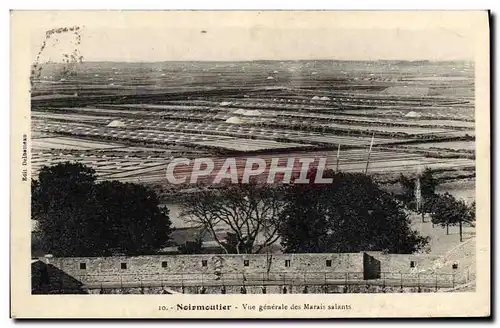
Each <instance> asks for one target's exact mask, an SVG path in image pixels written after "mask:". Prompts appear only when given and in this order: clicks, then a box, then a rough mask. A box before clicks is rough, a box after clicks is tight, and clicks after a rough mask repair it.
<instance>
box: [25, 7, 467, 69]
mask: <svg viewBox="0 0 500 328" xmlns="http://www.w3.org/2000/svg"><path fill="white" fill-rule="evenodd" d="M203 17H205V16H203ZM318 17H319V16H318ZM134 18H135V17H134ZM176 18H178V17H176ZM342 18H343V17H342ZM309 20H310V17H309ZM320 20H321V19H320ZM123 21H124V19H121V20H120V21H117V22H116V24H111V23H110V24H108V25H103V24H102V23H101V24H96V23H95V21H93V20H91V21H89V22H85V23H86V24H78V26H81V30H80V31H81V32H80V34H81V44H80V45H75V38H74V35H73V34H68V35H66V36H65V35H59V36H58V37H57V40H56V38H54V37H53V38H51V39H49V40H48V46H47V47H46V48H45V50H44V52H43V54H42V56H41V60H42V61H47V60H49V59H50V60H51V61H61V59H62V54H64V53H70V52H72V51H73V50H74V49H77V50H78V51H79V53H80V54H81V55H82V56H83V57H84V60H85V61H126V62H140V61H145V62H154V61H173V60H177V61H238V60H308V59H327V60H328V59H331V60H471V59H473V57H474V53H473V49H474V45H473V43H472V42H473V41H472V39H471V37H470V34H469V35H467V34H466V33H464V32H463V31H462V30H460V29H457V28H454V27H451V28H450V27H449V26H447V25H446V24H442V25H441V26H440V25H439V24H437V25H436V26H432V25H430V26H424V27H425V28H424V27H419V26H411V25H401V26H399V25H394V24H393V25H392V26H391V25H387V26H386V25H384V24H381V23H380V22H379V24H375V25H374V26H369V25H368V26H363V24H358V25H359V27H356V26H358V25H355V24H349V25H348V24H345V25H347V26H346V27H342V26H339V24H327V25H323V26H321V25H320V24H312V23H311V24H303V22H304V21H305V20H302V21H299V22H298V23H297V22H295V21H287V24H271V23H266V24H262V23H259V21H258V20H256V21H255V23H252V21H251V20H250V21H246V22H245V23H241V24H239V23H237V22H235V21H231V20H229V21H224V23H220V22H219V21H218V20H214V19H212V20H210V19H206V17H205V20H203V19H201V20H198V21H194V22H193V23H186V22H184V24H180V23H179V24H175V21H174V22H170V23H158V22H157V20H153V19H152V20H151V22H154V23H149V22H148V20H147V19H146V20H143V21H142V24H138V23H137V22H135V20H131V22H133V23H131V24H126V22H125V23H124V22H123ZM125 21H126V20H125ZM243 21H244V20H243ZM268 21H269V20H266V21H264V22H268ZM167 22H168V20H167ZM311 22H312V21H311ZM372 25H373V24H372ZM464 26H465V27H466V24H464ZM464 31H465V30H464ZM44 39H45V30H44V29H43V28H41V27H38V28H34V29H33V30H32V33H31V55H32V58H36V54H37V52H38V50H39V48H40V46H41V44H42V42H43V40H44Z"/></svg>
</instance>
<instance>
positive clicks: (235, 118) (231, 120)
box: [226, 116, 243, 124]
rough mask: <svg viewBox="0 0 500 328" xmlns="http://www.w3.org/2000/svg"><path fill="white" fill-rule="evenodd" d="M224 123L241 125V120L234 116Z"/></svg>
mask: <svg viewBox="0 0 500 328" xmlns="http://www.w3.org/2000/svg"><path fill="white" fill-rule="evenodd" d="M226 123H231V124H243V120H241V119H239V118H238V117H236V116H233V117H230V118H228V119H227V120H226Z"/></svg>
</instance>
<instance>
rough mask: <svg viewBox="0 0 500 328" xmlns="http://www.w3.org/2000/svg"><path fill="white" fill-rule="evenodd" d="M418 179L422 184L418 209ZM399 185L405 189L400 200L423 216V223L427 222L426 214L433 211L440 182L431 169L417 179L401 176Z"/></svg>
mask: <svg viewBox="0 0 500 328" xmlns="http://www.w3.org/2000/svg"><path fill="white" fill-rule="evenodd" d="M417 179H418V180H419V182H420V196H421V197H420V206H419V208H417V202H416V186H417V183H418V182H417ZM399 184H400V185H401V187H402V188H403V192H402V194H400V195H398V198H399V199H400V200H401V201H402V202H403V203H404V204H405V205H406V206H407V207H408V208H409V209H412V210H415V211H417V212H419V213H420V214H422V222H425V213H429V212H430V211H431V209H432V202H433V198H434V197H435V195H436V187H437V186H438V180H437V179H436V178H434V173H433V171H432V170H431V169H430V168H425V169H424V171H423V172H422V174H420V175H419V176H417V177H413V178H408V177H406V176H404V175H403V174H401V175H400V176H399Z"/></svg>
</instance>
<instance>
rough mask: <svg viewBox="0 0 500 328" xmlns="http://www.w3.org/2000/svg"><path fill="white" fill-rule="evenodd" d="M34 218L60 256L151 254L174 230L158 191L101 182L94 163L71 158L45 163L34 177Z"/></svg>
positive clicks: (43, 239) (47, 243)
mask: <svg viewBox="0 0 500 328" xmlns="http://www.w3.org/2000/svg"><path fill="white" fill-rule="evenodd" d="M32 218H33V219H34V220H37V221H38V230H39V234H40V242H41V244H42V247H43V249H44V250H45V251H46V252H49V253H51V254H53V255H55V256H107V255H113V254H125V255H138V254H151V253H155V252H156V251H157V250H159V249H161V248H163V247H165V246H166V244H167V242H168V240H169V235H170V232H171V230H172V229H171V228H170V224H171V223H170V219H169V217H168V210H164V209H160V208H159V207H158V198H157V197H156V194H155V193H154V192H153V191H151V190H149V189H147V188H146V187H144V186H141V185H136V184H132V183H121V182H117V181H111V182H102V183H96V176H95V171H94V170H93V169H91V168H88V167H86V166H84V165H82V164H80V163H69V162H66V163H61V164H57V165H54V166H51V167H47V166H45V167H43V168H42V169H41V170H40V173H39V175H38V181H33V182H32Z"/></svg>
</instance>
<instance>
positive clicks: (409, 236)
mask: <svg viewBox="0 0 500 328" xmlns="http://www.w3.org/2000/svg"><path fill="white" fill-rule="evenodd" d="M314 175H315V170H314V169H312V170H311V174H308V176H314ZM324 177H331V178H332V179H333V182H332V183H329V184H322V185H314V184H294V185H292V186H290V187H289V188H288V190H287V192H286V195H285V201H286V203H285V206H284V210H283V211H282V212H281V215H280V219H279V221H280V222H281V224H280V229H279V234H280V236H281V242H282V246H283V247H284V251H285V252H292V253H329V252H334V253H344V252H360V251H387V252H391V253H413V252H416V251H418V250H420V249H422V248H424V246H426V245H427V244H428V239H427V238H424V237H421V236H419V235H418V234H417V233H416V232H415V231H413V230H412V229H411V227H410V220H409V218H408V216H407V215H406V214H405V212H404V210H403V207H402V205H400V204H399V203H398V202H396V200H395V199H394V198H393V196H392V195H391V194H389V193H387V192H385V191H383V190H381V189H380V188H379V186H378V185H376V184H375V183H374V182H373V180H372V179H371V178H370V177H369V176H367V175H364V174H359V173H343V172H340V173H335V172H333V171H327V172H325V174H324ZM310 181H311V180H310Z"/></svg>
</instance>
